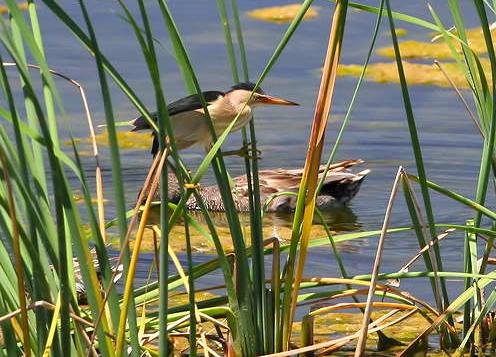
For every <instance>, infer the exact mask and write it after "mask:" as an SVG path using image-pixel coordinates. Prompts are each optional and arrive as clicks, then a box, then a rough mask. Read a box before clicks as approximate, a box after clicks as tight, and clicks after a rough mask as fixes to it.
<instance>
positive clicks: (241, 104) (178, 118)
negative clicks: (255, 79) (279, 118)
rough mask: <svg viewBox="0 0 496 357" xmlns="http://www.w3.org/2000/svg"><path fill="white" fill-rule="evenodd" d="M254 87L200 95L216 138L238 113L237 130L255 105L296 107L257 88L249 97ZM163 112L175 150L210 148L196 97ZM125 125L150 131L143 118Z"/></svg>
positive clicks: (154, 149) (155, 140)
mask: <svg viewBox="0 0 496 357" xmlns="http://www.w3.org/2000/svg"><path fill="white" fill-rule="evenodd" d="M254 88H255V84H254V83H250V82H247V83H239V84H236V85H235V86H233V87H231V89H230V90H228V91H227V92H225V93H224V92H220V91H208V92H203V97H204V98H205V101H206V102H207V104H208V106H207V109H208V113H209V115H210V118H211V119H212V123H213V126H214V129H215V133H216V134H217V135H220V134H221V133H222V132H223V131H224V130H225V129H226V128H227V127H228V126H229V124H230V123H231V122H232V121H233V119H234V118H236V116H238V114H239V117H238V119H237V121H236V123H235V124H234V126H233V128H232V130H231V132H233V131H236V130H240V129H241V128H242V127H244V126H245V125H246V124H247V123H248V122H249V121H250V120H251V118H252V111H253V108H255V107H257V106H259V105H267V104H273V105H274V104H276V105H298V104H297V103H294V102H291V101H289V100H285V99H281V98H276V97H272V96H270V95H267V94H265V92H264V91H263V90H262V89H261V88H258V89H257V90H256V91H255V92H254V93H253V95H251V93H252V91H253V89H254ZM167 109H168V112H169V117H170V120H171V124H172V130H173V132H174V140H175V142H176V146H177V148H178V149H179V150H181V149H186V148H189V147H190V146H193V145H199V146H201V147H203V148H204V149H205V150H206V151H208V150H209V149H210V146H211V144H212V136H211V134H210V130H209V127H208V124H207V119H206V118H205V113H204V111H203V107H202V104H201V101H200V97H199V96H198V95H197V94H193V95H189V96H187V97H184V98H182V99H179V100H177V101H175V102H173V103H170V104H169V105H168V106H167ZM152 118H153V119H154V121H155V122H157V118H158V113H153V114H152ZM129 124H131V125H132V126H133V127H134V128H133V129H132V130H131V131H138V130H145V129H151V126H150V124H149V123H148V121H147V120H146V119H145V117H143V116H140V117H138V118H136V119H133V120H131V121H130V122H129ZM157 152H158V138H157V136H156V133H154V137H153V146H152V154H153V155H154V156H155V154H156V153H157Z"/></svg>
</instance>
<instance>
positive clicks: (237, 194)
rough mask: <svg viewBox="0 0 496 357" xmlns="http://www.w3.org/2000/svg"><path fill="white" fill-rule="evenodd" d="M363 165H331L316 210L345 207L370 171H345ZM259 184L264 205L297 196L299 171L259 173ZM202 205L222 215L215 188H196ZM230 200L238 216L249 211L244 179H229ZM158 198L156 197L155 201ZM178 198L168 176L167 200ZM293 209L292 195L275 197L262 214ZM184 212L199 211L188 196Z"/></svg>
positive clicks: (173, 179) (174, 181)
mask: <svg viewBox="0 0 496 357" xmlns="http://www.w3.org/2000/svg"><path fill="white" fill-rule="evenodd" d="M361 163H363V161H362V160H346V161H342V162H339V163H336V164H333V165H331V168H330V171H329V172H328V174H327V176H326V179H325V182H324V185H323V186H322V189H321V191H320V192H319V195H318V196H317V206H318V207H320V208H325V207H326V206H333V205H345V204H347V203H348V202H349V201H350V200H351V199H353V197H355V195H356V194H357V192H358V190H359V189H360V185H361V184H362V182H363V179H364V178H365V176H367V174H368V173H369V172H370V170H363V171H360V172H358V173H357V174H355V173H352V172H351V171H350V170H348V168H350V167H352V166H354V165H358V164H361ZM324 169H325V166H321V167H320V173H321V174H323V172H324ZM258 177H259V181H260V200H261V202H262V204H265V203H266V202H267V200H268V199H269V197H271V196H272V195H273V194H275V193H279V192H298V188H299V186H300V182H301V179H302V177H303V169H290V170H288V169H271V170H261V171H259V176H258ZM198 190H199V193H200V195H201V197H202V198H203V201H204V203H205V205H206V207H207V209H208V210H210V211H224V210H225V208H224V203H223V201H222V198H221V194H220V191H219V188H218V187H217V186H216V185H215V186H205V187H203V186H200V188H199V189H198ZM232 193H233V199H234V203H235V205H236V209H237V210H238V211H240V212H245V211H248V210H249V201H248V184H247V180H246V176H238V177H235V178H234V179H233V189H232ZM157 198H158V197H157ZM179 198H180V190H179V185H178V183H177V179H176V177H175V176H174V175H173V174H169V199H170V200H171V201H172V202H178V201H179ZM295 207H296V197H295V196H294V195H282V196H279V197H276V198H274V199H273V200H272V202H271V203H270V204H269V205H268V207H267V209H266V211H268V212H278V211H286V212H287V211H292V210H294V209H295ZM187 208H188V209H190V210H197V209H199V205H198V202H197V201H196V199H195V198H194V197H193V196H192V197H191V198H190V199H189V200H188V202H187Z"/></svg>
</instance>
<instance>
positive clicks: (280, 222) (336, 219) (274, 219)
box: [148, 206, 361, 232]
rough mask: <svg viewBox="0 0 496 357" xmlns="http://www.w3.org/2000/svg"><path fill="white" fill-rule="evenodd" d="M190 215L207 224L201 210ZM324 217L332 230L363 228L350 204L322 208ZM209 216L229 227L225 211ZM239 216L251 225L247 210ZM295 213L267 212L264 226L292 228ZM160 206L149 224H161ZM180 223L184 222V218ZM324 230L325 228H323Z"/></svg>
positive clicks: (316, 223)
mask: <svg viewBox="0 0 496 357" xmlns="http://www.w3.org/2000/svg"><path fill="white" fill-rule="evenodd" d="M188 213H189V215H190V216H191V217H192V218H193V219H194V220H195V221H197V222H198V223H200V224H201V225H202V226H203V225H205V226H206V224H207V222H206V220H205V217H204V215H203V213H202V212H200V211H189V212H188ZM321 213H322V217H323V218H324V221H325V223H326V224H327V225H328V227H329V229H330V230H331V231H332V232H351V231H356V230H358V229H360V228H361V224H360V223H359V221H358V220H357V216H356V215H355V213H353V210H352V209H351V208H350V207H348V206H336V207H328V208H326V209H325V210H321ZM209 216H210V218H211V219H212V221H213V223H214V225H215V226H216V227H222V228H227V227H229V222H228V220H227V216H226V214H225V212H209ZM238 217H239V220H240V223H241V226H242V227H249V226H250V214H249V213H247V212H239V213H238ZM293 218H294V213H293V212H270V213H265V214H264V217H263V227H264V229H267V228H269V229H270V228H273V229H274V230H277V229H278V228H280V229H282V230H284V231H286V230H290V229H291V227H292V224H293ZM159 222H160V216H159V208H158V207H154V208H152V210H151V212H150V215H149V220H148V224H149V225H154V224H159ZM179 224H181V225H182V224H183V221H182V219H181V220H180V221H179ZM314 225H315V226H317V227H318V226H321V225H322V222H321V221H320V218H319V217H318V216H317V215H315V218H314ZM322 230H323V228H322Z"/></svg>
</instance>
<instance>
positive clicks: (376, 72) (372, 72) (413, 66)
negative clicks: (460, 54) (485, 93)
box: [338, 58, 491, 88]
mask: <svg viewBox="0 0 496 357" xmlns="http://www.w3.org/2000/svg"><path fill="white" fill-rule="evenodd" d="M481 63H482V66H483V67H484V68H485V69H486V76H488V77H489V78H490V74H491V73H490V71H489V70H487V69H488V68H489V61H488V60H487V59H484V58H482V59H481ZM403 66H404V69H405V76H406V80H407V82H408V84H412V85H433V86H439V87H449V86H450V83H449V82H448V80H447V79H446V77H445V76H444V75H443V73H442V72H441V71H440V70H439V69H438V68H437V67H436V65H434V64H423V63H411V62H406V61H403ZM443 68H444V70H445V71H446V73H448V76H449V77H450V78H451V80H452V81H453V82H454V83H455V85H456V86H457V87H458V88H468V83H467V81H466V79H465V74H464V73H463V72H462V71H461V70H460V69H459V67H458V65H457V64H456V63H443ZM362 69H363V66H361V65H356V64H349V65H341V66H340V67H339V69H338V75H339V76H359V75H360V74H361V72H362ZM365 74H366V76H367V78H368V79H370V80H372V81H373V82H377V83H399V78H398V69H397V66H396V62H378V63H373V64H369V65H368V67H367V71H366V73H365Z"/></svg>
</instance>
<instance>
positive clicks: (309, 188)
mask: <svg viewBox="0 0 496 357" xmlns="http://www.w3.org/2000/svg"><path fill="white" fill-rule="evenodd" d="M347 7H348V1H347V0H338V1H337V3H336V7H335V9H334V14H333V17H332V23H331V28H330V34H329V42H328V46H327V52H326V57H325V63H324V68H323V73H322V79H321V83H320V88H319V93H318V96H317V102H316V105H315V112H314V117H313V122H312V132H311V134H310V139H309V144H308V152H307V157H306V160H305V168H304V171H303V178H302V183H301V185H300V191H303V190H306V192H304V194H303V195H301V194H300V193H299V194H298V196H299V197H298V199H302V198H304V199H305V201H304V208H303V221H302V222H301V235H300V242H301V244H300V252H299V255H298V262H297V265H296V274H295V276H294V280H293V289H292V291H291V300H290V305H291V306H290V310H289V316H288V319H287V321H288V323H287V324H285V325H284V326H283V328H286V329H287V330H286V333H284V332H283V339H285V341H284V342H283V348H285V349H286V348H288V347H289V341H290V338H291V330H292V324H293V319H294V314H295V310H296V303H297V297H298V288H299V285H300V281H301V278H302V276H303V270H304V266H305V260H306V254H307V249H308V241H309V238H310V231H311V228H312V223H313V217H314V212H315V200H316V190H317V186H318V171H319V166H320V159H321V157H322V150H323V147H324V138H325V130H326V127H327V120H328V117H329V111H330V109H331V104H332V97H333V93H334V85H335V82H336V76H337V68H338V63H339V57H340V54H341V45H342V40H343V33H344V23H345V20H346V10H347ZM294 230H295V227H293V233H294V232H295V231H294ZM294 238H297V236H296V237H292V239H294Z"/></svg>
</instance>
